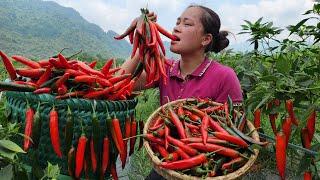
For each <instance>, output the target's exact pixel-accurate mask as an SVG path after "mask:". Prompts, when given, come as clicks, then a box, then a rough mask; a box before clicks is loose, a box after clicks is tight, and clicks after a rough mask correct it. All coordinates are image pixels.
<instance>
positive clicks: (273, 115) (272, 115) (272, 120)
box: [269, 114, 278, 135]
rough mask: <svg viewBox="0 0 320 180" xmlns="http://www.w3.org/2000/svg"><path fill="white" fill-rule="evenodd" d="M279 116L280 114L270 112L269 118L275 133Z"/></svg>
mask: <svg viewBox="0 0 320 180" xmlns="http://www.w3.org/2000/svg"><path fill="white" fill-rule="evenodd" d="M277 117H278V114H269V120H270V124H271V128H272V131H273V133H274V135H276V134H277V126H276V119H277Z"/></svg>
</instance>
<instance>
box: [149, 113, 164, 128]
mask: <svg viewBox="0 0 320 180" xmlns="http://www.w3.org/2000/svg"><path fill="white" fill-rule="evenodd" d="M153 121H154V123H153V125H151V126H150V127H149V129H148V130H149V131H155V130H157V129H159V128H160V127H161V126H163V119H162V117H161V116H157V117H156V119H154V120H153Z"/></svg>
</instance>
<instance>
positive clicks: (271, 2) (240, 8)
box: [217, 0, 314, 44]
mask: <svg viewBox="0 0 320 180" xmlns="http://www.w3.org/2000/svg"><path fill="white" fill-rule="evenodd" d="M313 3H314V2H312V1H311V0H261V1H258V2H257V3H255V4H253V3H252V4H245V3H244V4H240V5H237V4H231V3H226V4H222V5H221V6H220V7H219V8H218V9H217V13H218V14H219V15H220V17H221V21H222V25H223V26H222V28H224V29H227V30H230V31H232V32H234V33H238V32H240V30H241V26H240V25H241V24H245V23H244V20H248V21H251V22H254V21H256V20H258V19H259V18H260V17H263V22H270V21H272V22H273V24H274V26H275V27H279V28H282V29H286V27H287V26H288V25H293V24H296V23H297V22H299V21H300V20H302V19H303V18H304V16H302V14H303V13H304V12H305V11H306V10H308V9H311V8H312V6H313ZM286 36H287V34H286V33H284V34H282V35H281V36H279V37H278V38H280V39H282V38H284V37H286ZM236 38H237V42H235V44H237V43H242V42H244V41H245V40H246V39H248V36H246V35H236Z"/></svg>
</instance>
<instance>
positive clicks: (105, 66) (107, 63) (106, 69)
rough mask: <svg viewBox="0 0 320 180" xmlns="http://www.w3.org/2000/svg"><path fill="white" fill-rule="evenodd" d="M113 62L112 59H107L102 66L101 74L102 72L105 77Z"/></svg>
mask: <svg viewBox="0 0 320 180" xmlns="http://www.w3.org/2000/svg"><path fill="white" fill-rule="evenodd" d="M113 62H114V59H113V58H111V59H108V60H107V61H106V63H105V64H104V66H103V67H102V69H101V72H102V73H103V74H104V75H105V76H107V75H108V73H109V70H110V68H111V66H112V64H113Z"/></svg>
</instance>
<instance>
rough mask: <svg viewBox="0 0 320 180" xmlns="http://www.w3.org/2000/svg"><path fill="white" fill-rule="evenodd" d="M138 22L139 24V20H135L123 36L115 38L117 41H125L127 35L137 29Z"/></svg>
mask: <svg viewBox="0 0 320 180" xmlns="http://www.w3.org/2000/svg"><path fill="white" fill-rule="evenodd" d="M137 22H138V19H134V20H133V21H132V22H131V24H130V26H129V27H128V28H127V29H126V31H125V32H124V33H123V34H121V35H119V36H115V37H114V38H115V39H117V40H120V39H123V38H124V37H126V36H127V35H129V34H130V33H131V32H133V31H134V30H135V28H136V27H137Z"/></svg>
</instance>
